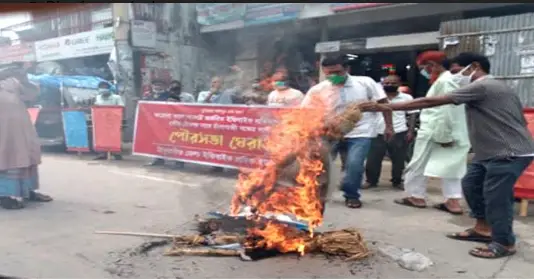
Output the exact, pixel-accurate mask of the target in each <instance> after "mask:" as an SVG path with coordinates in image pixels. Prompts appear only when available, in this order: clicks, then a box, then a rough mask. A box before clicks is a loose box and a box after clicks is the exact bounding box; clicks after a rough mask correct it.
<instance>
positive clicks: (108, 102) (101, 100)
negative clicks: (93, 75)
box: [95, 94, 124, 106]
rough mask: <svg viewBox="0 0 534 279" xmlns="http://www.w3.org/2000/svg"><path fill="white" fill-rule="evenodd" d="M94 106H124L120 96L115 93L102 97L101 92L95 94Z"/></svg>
mask: <svg viewBox="0 0 534 279" xmlns="http://www.w3.org/2000/svg"><path fill="white" fill-rule="evenodd" d="M95 105H96V106H124V102H123V101H122V97H121V96H119V95H117V94H111V95H109V96H108V97H104V96H102V95H101V94H99V95H97V96H96V100H95Z"/></svg>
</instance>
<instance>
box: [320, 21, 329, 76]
mask: <svg viewBox="0 0 534 279" xmlns="http://www.w3.org/2000/svg"><path fill="white" fill-rule="evenodd" d="M320 24H321V25H320V26H321V42H326V41H328V24H327V22H326V19H324V18H321V19H320ZM324 58H325V54H324V53H321V58H319V82H321V81H323V80H324V79H325V76H324V74H323V66H322V65H321V62H322V61H323V59H324Z"/></svg>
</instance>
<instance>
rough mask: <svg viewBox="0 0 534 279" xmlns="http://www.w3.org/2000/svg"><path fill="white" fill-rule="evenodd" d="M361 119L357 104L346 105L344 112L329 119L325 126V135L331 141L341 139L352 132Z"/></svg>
mask: <svg viewBox="0 0 534 279" xmlns="http://www.w3.org/2000/svg"><path fill="white" fill-rule="evenodd" d="M361 118H362V112H361V111H360V107H359V104H358V103H353V104H350V105H348V106H347V107H346V108H345V110H344V111H343V112H342V113H341V114H338V115H336V116H334V117H332V118H331V119H329V120H328V121H327V123H326V125H325V135H327V136H328V137H330V138H333V139H341V138H343V136H344V135H346V134H347V133H349V132H350V131H352V129H354V126H355V125H356V123H357V122H358V121H360V119H361Z"/></svg>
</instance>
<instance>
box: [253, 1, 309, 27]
mask: <svg viewBox="0 0 534 279" xmlns="http://www.w3.org/2000/svg"><path fill="white" fill-rule="evenodd" d="M302 5H303V4H300V3H248V4H247V12H246V14H245V26H247V25H257V24H268V23H275V22H281V21H286V20H292V19H297V18H298V16H299V14H300V11H301V10H302Z"/></svg>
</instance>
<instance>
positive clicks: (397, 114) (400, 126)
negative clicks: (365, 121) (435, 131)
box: [377, 92, 418, 135]
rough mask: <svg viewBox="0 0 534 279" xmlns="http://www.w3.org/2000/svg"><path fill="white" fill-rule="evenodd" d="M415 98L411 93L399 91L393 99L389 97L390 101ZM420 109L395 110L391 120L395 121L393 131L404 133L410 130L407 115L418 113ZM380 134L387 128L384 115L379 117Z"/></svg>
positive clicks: (405, 100) (406, 100)
mask: <svg viewBox="0 0 534 279" xmlns="http://www.w3.org/2000/svg"><path fill="white" fill-rule="evenodd" d="M411 100H413V97H412V96H411V95H408V94H406V93H402V92H399V94H398V95H397V96H395V98H393V99H389V102H390V103H392V104H393V103H402V102H408V101H411ZM416 112H418V110H412V111H407V112H406V111H398V110H397V111H393V112H392V116H391V118H392V119H391V121H392V122H393V131H395V133H402V132H406V131H408V125H407V123H406V115H407V114H412V113H416ZM377 129H378V134H380V135H383V134H384V130H385V129H386V122H385V121H384V117H380V118H379V119H378V125H377Z"/></svg>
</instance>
